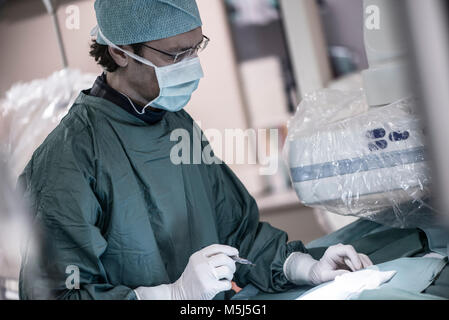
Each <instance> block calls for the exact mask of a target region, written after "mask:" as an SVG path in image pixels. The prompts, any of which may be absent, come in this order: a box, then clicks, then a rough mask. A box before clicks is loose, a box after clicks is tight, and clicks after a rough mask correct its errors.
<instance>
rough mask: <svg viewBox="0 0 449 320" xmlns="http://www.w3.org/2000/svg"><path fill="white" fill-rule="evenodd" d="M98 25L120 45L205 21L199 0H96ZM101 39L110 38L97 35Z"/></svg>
mask: <svg viewBox="0 0 449 320" xmlns="http://www.w3.org/2000/svg"><path fill="white" fill-rule="evenodd" d="M95 12H96V15H97V22H98V27H99V28H100V30H101V32H102V33H103V34H104V36H105V37H106V38H107V39H109V40H110V41H111V42H113V43H114V44H116V45H129V44H134V43H142V42H148V41H153V40H159V39H165V38H169V37H172V36H176V35H178V34H182V33H185V32H189V31H191V30H194V29H196V28H198V27H200V26H201V25H202V22H201V17H200V14H199V11H198V7H197V4H196V2H195V0H96V1H95ZM97 42H98V43H99V44H103V45H105V44H106V42H105V41H104V40H103V39H102V38H101V36H100V35H98V36H97Z"/></svg>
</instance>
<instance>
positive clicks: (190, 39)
mask: <svg viewBox="0 0 449 320" xmlns="http://www.w3.org/2000/svg"><path fill="white" fill-rule="evenodd" d="M202 40H203V30H202V28H201V27H199V28H196V29H194V30H192V31H189V32H186V33H182V34H178V35H176V36H173V37H170V38H165V39H160V40H155V41H150V42H147V43H146V44H147V45H149V46H152V47H155V48H158V49H161V50H167V51H180V50H183V49H188V48H191V47H194V46H195V45H197V44H198V43H200V42H201V41H202Z"/></svg>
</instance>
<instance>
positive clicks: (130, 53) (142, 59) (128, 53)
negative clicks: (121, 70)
mask: <svg viewBox="0 0 449 320" xmlns="http://www.w3.org/2000/svg"><path fill="white" fill-rule="evenodd" d="M95 33H96V34H97V37H98V35H100V36H101V38H103V40H104V42H106V44H107V45H108V46H110V47H112V48H114V49H117V50H119V51H121V52H123V53H124V54H126V55H128V56H129V57H131V58H133V59H134V60H137V61H139V62H141V63H143V64H145V65H147V66H150V67H153V68H154V69H156V70H157V68H158V67H156V66H155V65H154V64H153V63H152V62H151V61H149V60H147V59H145V58H142V57H140V56H138V55H137V54H134V53H132V52H129V51H126V50H124V49H122V48H120V47H119V46H117V45H115V44H114V43H112V42H111V41H110V40H109V39H108V38H106V37H105V36H104V34H103V32H101V30H100V28H99V27H98V26H96V27H95V28H94V29H93V30H92V33H91V35H94V34H95ZM117 92H118V93H120V94H121V95H122V96H124V97H126V98H127V99H128V101H129V103H131V106H132V107H133V109H134V111H135V112H136V113H137V114H139V115H143V114H145V111H146V109H147V108H148V107H149V106H150V105H151V104H152V103H153V102H154V101H156V100H157V98H156V99H153V100H152V101H150V102H149V103H148V104H147V105H146V106H145V107H144V108H143V109H142V111H139V110H137V108H136V106H135V105H134V103H133V102H132V101H131V99H130V98H129V97H128V96H127V95H126V94H124V93H122V92H120V91H118V90H117Z"/></svg>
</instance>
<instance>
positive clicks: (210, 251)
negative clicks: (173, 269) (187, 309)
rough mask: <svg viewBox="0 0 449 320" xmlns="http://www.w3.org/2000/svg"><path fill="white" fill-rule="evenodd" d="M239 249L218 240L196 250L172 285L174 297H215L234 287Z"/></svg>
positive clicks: (205, 298)
mask: <svg viewBox="0 0 449 320" xmlns="http://www.w3.org/2000/svg"><path fill="white" fill-rule="evenodd" d="M238 254H239V251H238V250H237V249H235V248H233V247H229V246H225V245H219V244H214V245H211V246H209V247H207V248H204V249H202V250H200V251H198V252H196V253H194V254H193V255H192V256H191V257H190V259H189V263H188V264H187V267H186V268H185V270H184V272H183V274H182V275H181V277H180V278H179V279H178V280H177V281H176V282H175V283H173V284H172V285H171V292H172V299H173V300H211V299H212V298H214V297H215V296H216V295H217V294H218V293H220V292H222V291H227V290H231V287H232V284H231V280H232V278H233V277H234V272H235V269H236V267H235V261H234V260H232V259H231V258H230V257H231V256H237V255H238Z"/></svg>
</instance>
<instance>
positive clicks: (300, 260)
mask: <svg viewBox="0 0 449 320" xmlns="http://www.w3.org/2000/svg"><path fill="white" fill-rule="evenodd" d="M371 265H373V263H372V262H371V260H370V259H369V258H368V257H367V256H366V255H364V254H360V253H357V252H356V251H355V249H354V247H352V246H350V245H342V244H338V245H335V246H332V247H329V248H328V249H327V250H326V252H325V253H324V255H323V257H322V258H321V259H320V260H319V261H317V260H315V259H313V258H312V256H311V255H309V254H306V253H301V252H294V253H292V254H291V255H290V256H289V257H288V258H287V260H286V261H285V263H284V274H285V276H286V277H287V279H288V280H289V281H290V282H292V283H294V284H297V285H313V286H316V285H319V284H321V283H324V282H328V281H332V280H334V279H335V278H336V277H337V276H339V275H342V274H344V273H348V272H350V271H358V270H361V269H365V268H367V267H369V266H371Z"/></svg>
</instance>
